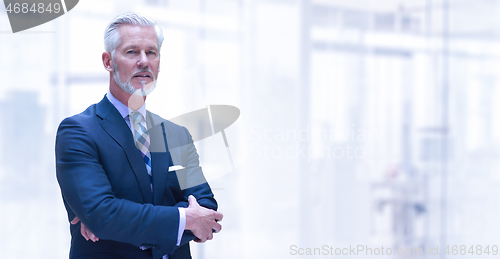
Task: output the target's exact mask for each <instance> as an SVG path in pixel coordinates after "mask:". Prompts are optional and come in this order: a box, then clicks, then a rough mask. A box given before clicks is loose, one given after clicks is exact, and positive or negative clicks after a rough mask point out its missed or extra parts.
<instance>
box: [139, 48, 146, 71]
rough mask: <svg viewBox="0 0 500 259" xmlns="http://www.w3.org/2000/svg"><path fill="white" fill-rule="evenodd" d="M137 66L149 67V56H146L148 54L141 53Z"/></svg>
mask: <svg viewBox="0 0 500 259" xmlns="http://www.w3.org/2000/svg"><path fill="white" fill-rule="evenodd" d="M137 66H138V67H139V68H144V67H147V66H148V56H147V55H146V52H144V51H141V54H140V55H139V59H138V60H137Z"/></svg>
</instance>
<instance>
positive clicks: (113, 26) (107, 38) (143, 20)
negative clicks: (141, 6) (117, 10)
mask: <svg viewBox="0 0 500 259" xmlns="http://www.w3.org/2000/svg"><path fill="white" fill-rule="evenodd" d="M125 24H130V25H140V26H147V27H153V28H154V29H155V32H156V37H157V39H158V49H161V44H162V43H163V32H162V30H161V28H160V26H158V25H157V24H156V23H155V22H154V21H153V20H151V19H149V18H147V17H145V16H143V15H140V14H138V13H132V12H128V13H124V14H121V15H119V16H117V17H116V18H115V19H113V21H111V23H110V24H109V25H108V27H107V28H106V30H105V31H104V49H105V50H106V51H107V52H110V53H111V56H112V57H114V54H115V50H116V48H117V47H118V45H120V34H119V33H118V28H120V26H122V25H125Z"/></svg>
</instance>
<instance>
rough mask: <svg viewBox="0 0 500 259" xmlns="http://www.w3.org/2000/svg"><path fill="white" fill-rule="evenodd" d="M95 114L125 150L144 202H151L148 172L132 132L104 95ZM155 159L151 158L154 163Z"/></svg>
mask: <svg viewBox="0 0 500 259" xmlns="http://www.w3.org/2000/svg"><path fill="white" fill-rule="evenodd" d="M96 115H97V116H98V117H99V118H101V121H100V123H101V126H102V127H103V129H104V130H105V131H106V132H107V133H108V135H109V136H110V137H111V138H113V139H114V140H115V141H116V142H117V143H118V144H119V145H120V146H121V147H122V149H123V151H124V152H125V154H126V156H127V159H128V162H129V164H130V167H131V168H132V170H133V171H134V174H135V177H136V180H137V183H138V184H139V188H140V190H141V193H142V197H143V199H144V202H145V203H153V199H152V195H151V187H150V183H149V177H148V172H147V170H146V166H145V164H144V160H143V158H142V154H141V151H139V149H137V148H136V147H135V144H134V140H133V136H132V132H131V131H130V128H129V127H128V125H127V123H126V122H125V120H124V119H123V118H122V117H121V115H120V113H119V112H118V110H116V108H115V107H114V106H113V105H112V104H111V103H110V102H109V100H108V98H107V97H104V98H103V99H102V100H101V102H99V103H98V104H97V107H96ZM154 160H155V159H152V162H153V163H154Z"/></svg>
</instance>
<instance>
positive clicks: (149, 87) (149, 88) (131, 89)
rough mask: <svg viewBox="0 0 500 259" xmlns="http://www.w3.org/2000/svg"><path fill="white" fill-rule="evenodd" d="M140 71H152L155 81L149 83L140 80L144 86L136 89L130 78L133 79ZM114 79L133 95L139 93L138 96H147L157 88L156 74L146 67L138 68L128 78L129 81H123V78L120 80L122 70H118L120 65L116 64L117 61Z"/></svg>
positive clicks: (114, 68) (114, 67) (114, 66)
mask: <svg viewBox="0 0 500 259" xmlns="http://www.w3.org/2000/svg"><path fill="white" fill-rule="evenodd" d="M140 72H149V73H151V75H152V76H153V82H151V83H149V84H146V81H145V80H144V81H140V83H141V85H142V87H141V88H139V89H136V88H135V87H134V86H133V85H132V84H131V83H130V80H132V77H133V76H134V75H135V74H137V73H140ZM113 79H114V80H115V83H116V84H117V85H118V86H119V87H120V88H121V89H123V91H125V92H127V93H129V94H133V95H137V96H146V95H148V94H150V93H151V92H153V90H154V89H155V88H156V78H155V77H154V74H153V72H152V71H151V70H150V69H149V68H148V69H145V70H138V71H136V72H134V73H133V74H132V75H131V76H130V78H129V79H128V80H127V82H125V83H123V82H122V81H121V80H120V72H118V67H117V66H116V65H115V62H113Z"/></svg>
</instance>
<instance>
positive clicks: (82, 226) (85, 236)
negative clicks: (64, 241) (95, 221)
mask: <svg viewBox="0 0 500 259" xmlns="http://www.w3.org/2000/svg"><path fill="white" fill-rule="evenodd" d="M80 234H82V236H83V238H85V240H87V241H89V236H87V228H86V227H85V225H83V224H81V225H80Z"/></svg>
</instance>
